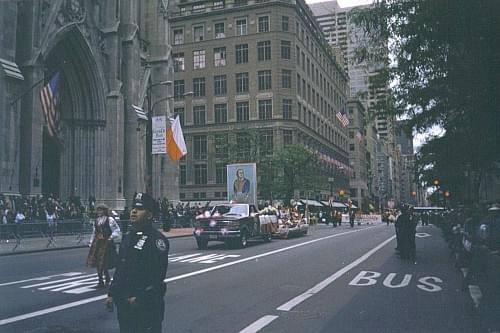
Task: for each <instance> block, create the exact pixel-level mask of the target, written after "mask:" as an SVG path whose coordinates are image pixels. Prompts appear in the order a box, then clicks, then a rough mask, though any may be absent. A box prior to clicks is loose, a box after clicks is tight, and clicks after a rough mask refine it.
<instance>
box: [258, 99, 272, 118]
mask: <svg viewBox="0 0 500 333" xmlns="http://www.w3.org/2000/svg"><path fill="white" fill-rule="evenodd" d="M272 117H273V102H272V100H270V99H264V100H260V101H259V119H261V120H263V119H271V118H272Z"/></svg>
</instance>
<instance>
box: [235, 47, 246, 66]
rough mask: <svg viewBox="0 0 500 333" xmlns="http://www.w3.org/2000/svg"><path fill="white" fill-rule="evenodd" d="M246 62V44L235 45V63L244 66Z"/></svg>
mask: <svg viewBox="0 0 500 333" xmlns="http://www.w3.org/2000/svg"><path fill="white" fill-rule="evenodd" d="M247 62H248V44H240V45H236V63H237V64H245V63H247Z"/></svg>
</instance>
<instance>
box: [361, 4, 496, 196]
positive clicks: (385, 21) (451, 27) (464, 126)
mask: <svg viewBox="0 0 500 333" xmlns="http://www.w3.org/2000/svg"><path fill="white" fill-rule="evenodd" d="M352 14H353V15H352V19H353V20H354V22H355V23H356V24H358V25H360V26H362V27H363V28H364V30H365V32H366V36H368V41H369V42H368V44H366V45H363V46H362V47H361V48H360V49H358V50H357V59H358V61H367V62H374V63H376V62H380V61H384V59H385V60H386V59H387V51H386V50H387V49H386V48H385V46H386V45H388V47H389V55H390V58H391V63H390V66H389V67H388V70H387V71H383V72H381V73H380V77H379V79H380V80H386V81H387V82H391V83H392V85H391V86H392V88H391V90H392V96H393V97H394V100H395V105H394V108H392V109H390V112H393V114H394V115H395V116H398V117H401V118H407V119H408V122H407V124H408V126H409V127H410V128H412V129H413V130H415V131H417V132H421V133H422V132H426V131H428V130H429V129H431V128H432V127H433V126H439V127H440V128H442V129H443V132H444V135H442V136H441V137H434V138H432V139H430V140H428V141H427V143H425V144H424V146H423V147H422V149H421V150H420V152H419V153H418V155H417V173H418V176H419V179H420V180H422V181H424V182H426V183H427V184H428V185H432V181H433V180H434V179H440V183H441V184H442V185H443V186H446V187H447V188H448V189H449V190H450V192H451V193H462V194H463V195H461V196H462V198H461V199H462V200H468V201H470V202H477V201H478V198H479V195H478V194H479V184H480V182H481V180H482V179H483V178H484V177H486V176H487V175H488V174H491V173H492V172H493V171H494V170H495V169H497V168H498V165H499V162H500V34H499V33H498V32H499V31H500V1H497V0H477V1H469V0H453V1H449V0H375V1H374V4H373V6H371V7H369V8H367V9H360V10H355V11H353V12H352Z"/></svg>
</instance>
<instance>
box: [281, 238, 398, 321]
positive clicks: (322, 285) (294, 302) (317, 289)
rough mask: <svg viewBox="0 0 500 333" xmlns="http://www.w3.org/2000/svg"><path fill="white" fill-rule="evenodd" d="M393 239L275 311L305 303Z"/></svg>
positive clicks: (390, 239) (384, 242)
mask: <svg viewBox="0 0 500 333" xmlns="http://www.w3.org/2000/svg"><path fill="white" fill-rule="evenodd" d="M394 238H396V236H392V237H390V238H389V239H387V240H385V241H383V242H382V243H380V244H379V245H377V246H376V247H374V248H373V249H371V250H370V251H368V252H366V253H365V254H364V255H362V256H361V257H359V258H358V259H356V260H354V261H353V262H352V263H350V264H349V265H347V266H345V267H344V268H342V269H341V270H339V271H337V272H335V273H334V274H332V275H330V276H329V277H328V278H326V279H325V280H323V281H321V282H320V283H318V284H317V285H315V286H314V287H312V288H311V289H309V290H307V291H306V292H304V293H303V294H300V295H299V296H297V297H295V298H293V299H291V300H290V301H288V302H286V303H285V304H283V305H281V306H279V307H278V308H277V310H279V311H290V310H291V309H293V308H294V307H296V306H297V305H299V304H300V303H302V302H303V301H305V300H306V299H308V298H309V297H311V296H314V295H315V294H317V293H319V292H320V291H321V290H323V289H324V288H326V287H327V286H328V285H330V284H331V283H332V282H333V281H335V280H337V279H338V278H339V277H341V276H342V275H344V274H345V273H347V272H349V271H350V270H351V269H353V268H354V267H356V266H358V265H359V264H361V263H362V262H363V261H365V260H366V259H368V258H369V257H371V256H372V255H373V254H374V253H375V252H377V251H378V250H380V249H381V248H382V247H384V246H385V245H386V244H387V243H389V242H390V241H392V240H393V239H394Z"/></svg>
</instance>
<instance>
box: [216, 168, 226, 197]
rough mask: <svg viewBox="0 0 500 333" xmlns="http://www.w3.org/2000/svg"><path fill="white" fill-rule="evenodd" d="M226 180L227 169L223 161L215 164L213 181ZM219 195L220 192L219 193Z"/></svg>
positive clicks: (217, 182) (223, 181)
mask: <svg viewBox="0 0 500 333" xmlns="http://www.w3.org/2000/svg"><path fill="white" fill-rule="evenodd" d="M226 182H227V169H226V165H225V164H223V163H216V164H215V183H216V184H225V183H226ZM219 195H220V193H219Z"/></svg>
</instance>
